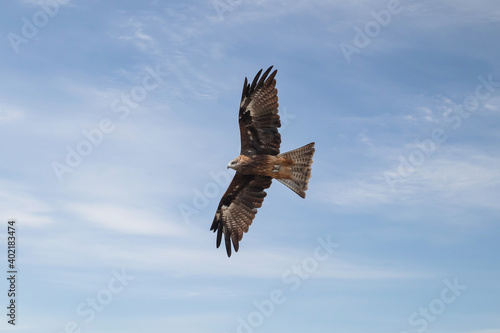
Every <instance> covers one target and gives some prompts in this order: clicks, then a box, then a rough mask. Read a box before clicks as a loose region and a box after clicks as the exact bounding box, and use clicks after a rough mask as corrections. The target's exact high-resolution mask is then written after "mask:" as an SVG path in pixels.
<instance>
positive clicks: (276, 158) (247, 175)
mask: <svg viewBox="0 0 500 333" xmlns="http://www.w3.org/2000/svg"><path fill="white" fill-rule="evenodd" d="M271 69H272V66H271V67H269V69H267V71H265V72H264V74H263V75H262V77H260V74H261V73H262V70H260V71H259V72H258V73H257V75H256V76H255V78H254V80H253V82H252V84H251V85H250V84H248V81H247V79H246V78H245V83H244V85H243V93H242V97H241V104H240V112H239V124H240V135H241V152H240V156H238V157H237V158H235V159H234V160H232V161H231V162H230V163H229V164H228V166H227V167H228V168H232V169H234V170H236V174H235V176H234V178H233V180H232V182H231V184H230V185H229V188H228V189H227V191H226V193H224V195H223V196H222V199H221V201H220V203H219V206H218V207H217V212H216V213H215V217H214V221H213V223H212V227H211V228H210V230H213V231H214V232H217V247H219V246H220V243H221V241H222V234H224V239H225V244H226V252H227V255H228V256H231V242H232V243H233V247H234V250H235V251H238V248H239V241H240V240H241V239H242V237H243V233H244V232H247V231H248V227H249V226H250V224H252V221H253V219H254V217H255V214H257V208H260V207H261V206H262V202H263V201H264V197H265V196H266V195H267V194H266V192H265V189H267V188H269V187H270V186H271V182H272V180H273V179H277V180H278V181H280V182H281V183H283V184H284V185H286V186H287V187H289V188H290V189H291V190H292V191H294V192H295V193H297V194H298V195H299V196H301V197H302V198H305V191H306V190H307V186H308V181H309V178H310V177H311V165H312V157H313V154H314V142H312V143H310V144H308V145H305V146H303V147H301V148H298V149H295V150H292V151H289V152H286V153H282V154H280V144H281V136H280V134H279V132H278V128H279V127H280V126H281V123H280V118H279V115H278V90H277V89H276V88H275V85H276V80H275V79H274V77H275V76H276V73H277V71H276V70H275V71H274V72H273V73H271V75H270V76H269V77H268V75H269V73H270V72H271Z"/></svg>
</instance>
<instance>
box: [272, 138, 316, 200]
mask: <svg viewBox="0 0 500 333" xmlns="http://www.w3.org/2000/svg"><path fill="white" fill-rule="evenodd" d="M314 151H315V150H314V142H311V143H309V144H307V145H305V146H303V147H300V148H297V149H295V150H292V151H289V152H286V153H283V154H279V155H278V157H283V158H286V159H288V160H292V161H293V166H292V167H291V169H292V170H291V173H292V178H291V179H279V178H278V179H277V180H278V181H279V182H281V183H282V184H284V185H285V186H287V187H288V188H289V189H291V190H292V191H294V192H295V193H297V194H298V195H299V196H300V197H301V198H305V197H306V190H307V186H308V183H309V178H311V165H312V163H313V160H312V158H313V155H314Z"/></svg>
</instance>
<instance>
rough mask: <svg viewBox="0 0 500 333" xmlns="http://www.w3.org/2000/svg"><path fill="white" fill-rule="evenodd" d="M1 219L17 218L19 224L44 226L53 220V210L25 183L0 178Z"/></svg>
mask: <svg viewBox="0 0 500 333" xmlns="http://www.w3.org/2000/svg"><path fill="white" fill-rule="evenodd" d="M0 188H2V189H1V190H0V202H1V204H2V210H1V212H0V221H7V220H8V219H16V220H17V221H18V222H19V225H22V226H30V227H42V226H45V225H48V224H51V223H52V222H53V218H52V217H51V214H52V213H53V210H52V209H51V207H50V206H49V205H48V204H47V203H45V202H44V201H43V200H40V199H38V198H36V197H35V196H34V195H33V194H31V193H30V192H33V191H30V189H28V188H26V186H24V185H23V184H18V183H16V182H11V181H3V180H0Z"/></svg>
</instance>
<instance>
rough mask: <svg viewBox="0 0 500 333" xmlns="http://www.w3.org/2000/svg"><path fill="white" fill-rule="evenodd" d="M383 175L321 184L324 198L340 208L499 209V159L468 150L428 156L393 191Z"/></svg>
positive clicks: (382, 173) (396, 169)
mask: <svg viewBox="0 0 500 333" xmlns="http://www.w3.org/2000/svg"><path fill="white" fill-rule="evenodd" d="M435 154H438V153H437V152H436V153H435ZM397 163H398V162H395V164H396V165H395V168H394V169H392V170H390V171H389V172H390V173H392V174H394V175H397V174H398V166H397ZM384 174H385V172H374V173H373V174H372V177H371V178H370V177H366V178H364V179H354V180H350V181H340V182H331V183H328V184H324V185H323V191H324V192H323V193H324V197H325V198H327V200H328V201H330V202H332V203H334V204H335V205H340V206H375V205H380V204H395V203H398V204H403V205H404V204H405V203H406V204H407V203H415V202H419V203H422V204H426V203H427V204H429V203H435V202H442V203H447V204H457V203H461V204H462V205H464V206H467V207H489V208H493V209H500V206H499V205H498V203H497V202H496V200H494V199H493V198H495V197H497V196H498V195H499V193H498V192H499V191H500V189H499V185H500V159H499V158H496V157H491V156H485V155H481V154H479V153H477V152H474V151H470V150H463V151H462V152H461V153H459V156H452V157H438V156H430V157H429V158H428V159H427V160H426V161H425V163H424V164H423V165H422V166H421V167H418V168H416V170H415V172H414V173H413V174H411V175H410V176H408V177H402V178H401V180H402V182H400V183H396V184H395V188H394V189H393V188H392V187H391V186H390V185H389V184H388V183H387V182H386V181H385V178H384ZM462 207H463V206H462Z"/></svg>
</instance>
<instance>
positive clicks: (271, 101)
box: [239, 66, 281, 156]
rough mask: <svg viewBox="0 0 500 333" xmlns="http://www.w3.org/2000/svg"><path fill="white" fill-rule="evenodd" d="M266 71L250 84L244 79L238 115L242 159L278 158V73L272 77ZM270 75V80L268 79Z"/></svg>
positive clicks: (256, 76) (273, 73)
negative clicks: (263, 155) (253, 156)
mask: <svg viewBox="0 0 500 333" xmlns="http://www.w3.org/2000/svg"><path fill="white" fill-rule="evenodd" d="M272 68H273V66H271V67H269V68H268V69H267V70H266V71H265V72H264V74H262V77H261V76H260V74H261V73H262V69H261V70H260V71H259V72H258V73H257V75H255V78H254V79H253V82H252V84H249V83H248V80H247V78H245V83H244V84H243V92H242V95H241V104H240V112H239V124H240V135H241V155H247V156H249V155H257V154H267V155H278V154H279V152H280V144H281V136H280V134H279V133H278V128H279V127H280V126H281V122H280V116H279V115H278V89H276V87H275V86H276V80H275V79H274V77H275V76H276V73H277V70H275V71H274V72H272V73H271V75H269V73H270V72H271V69H272ZM268 75H269V77H268Z"/></svg>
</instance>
